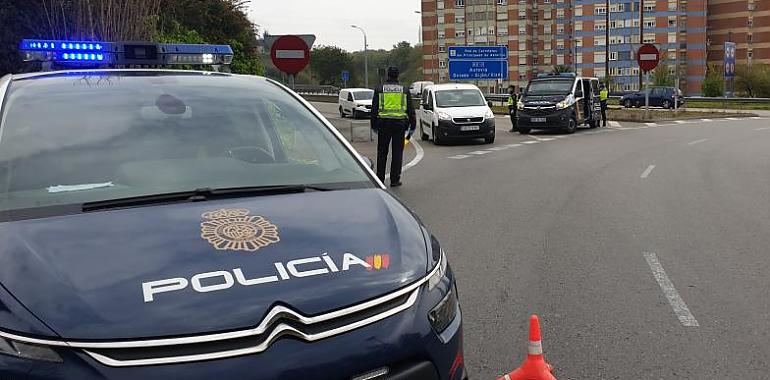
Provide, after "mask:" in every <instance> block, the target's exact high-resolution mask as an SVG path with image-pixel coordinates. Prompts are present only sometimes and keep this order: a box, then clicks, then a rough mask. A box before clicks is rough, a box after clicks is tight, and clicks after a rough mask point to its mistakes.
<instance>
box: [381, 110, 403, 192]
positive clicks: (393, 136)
mask: <svg viewBox="0 0 770 380" xmlns="http://www.w3.org/2000/svg"><path fill="white" fill-rule="evenodd" d="M406 129H407V126H406V122H403V121H395V120H382V121H381V122H380V124H379V126H378V131H377V177H379V178H380V180H381V181H385V164H386V163H387V162H388V148H389V145H390V146H392V149H393V157H392V158H391V161H390V183H398V182H400V181H401V165H402V164H403V162H404V135H405V134H406Z"/></svg>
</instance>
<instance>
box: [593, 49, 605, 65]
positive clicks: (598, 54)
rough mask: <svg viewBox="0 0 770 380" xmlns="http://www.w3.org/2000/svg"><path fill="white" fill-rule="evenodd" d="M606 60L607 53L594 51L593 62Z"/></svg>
mask: <svg viewBox="0 0 770 380" xmlns="http://www.w3.org/2000/svg"><path fill="white" fill-rule="evenodd" d="M606 60H607V55H606V54H605V53H604V52H603V51H597V52H594V63H604V62H605V61H606Z"/></svg>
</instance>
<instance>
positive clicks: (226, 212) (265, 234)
mask: <svg viewBox="0 0 770 380" xmlns="http://www.w3.org/2000/svg"><path fill="white" fill-rule="evenodd" d="M201 217H202V218H203V219H204V221H203V222H201V238H203V239H204V240H206V241H208V242H209V244H211V245H212V246H213V247H214V248H215V249H216V250H218V251H247V252H255V251H258V250H260V249H261V248H264V247H266V246H268V245H270V244H273V243H277V242H279V241H280V240H281V238H280V237H279V236H278V227H276V226H275V225H274V224H272V223H270V221H268V220H267V219H265V218H264V217H261V216H251V215H249V210H246V209H220V210H216V211H209V212H206V213H204V214H203V215H201Z"/></svg>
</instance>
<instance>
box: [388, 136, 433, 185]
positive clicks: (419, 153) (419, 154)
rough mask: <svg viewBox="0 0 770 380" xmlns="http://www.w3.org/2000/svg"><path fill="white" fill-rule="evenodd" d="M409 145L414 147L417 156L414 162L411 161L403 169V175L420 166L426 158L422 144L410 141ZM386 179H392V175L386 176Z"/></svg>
mask: <svg viewBox="0 0 770 380" xmlns="http://www.w3.org/2000/svg"><path fill="white" fill-rule="evenodd" d="M409 143H410V144H411V145H413V146H414V150H416V151H417V154H416V155H415V156H414V158H413V159H412V161H409V163H407V164H406V165H404V166H402V167H401V173H403V172H405V171H407V170H409V169H411V168H412V167H414V166H415V165H417V164H419V163H420V161H422V158H423V157H425V151H424V150H422V147H421V146H420V144H419V143H418V142H417V141H414V140H410V141H409ZM385 178H386V179H390V173H388V174H385Z"/></svg>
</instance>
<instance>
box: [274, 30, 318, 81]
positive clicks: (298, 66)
mask: <svg viewBox="0 0 770 380" xmlns="http://www.w3.org/2000/svg"><path fill="white" fill-rule="evenodd" d="M270 58H271V59H272V60H273V63H274V64H275V67H277V68H278V70H281V71H282V72H284V73H286V74H290V75H297V74H298V73H299V72H300V71H302V70H303V69H304V68H305V67H306V66H307V65H308V63H310V47H309V46H308V44H307V43H306V42H305V40H304V39H302V38H301V37H299V36H293V35H287V36H280V37H278V38H277V39H276V40H275V42H273V47H272V48H271V49H270Z"/></svg>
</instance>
